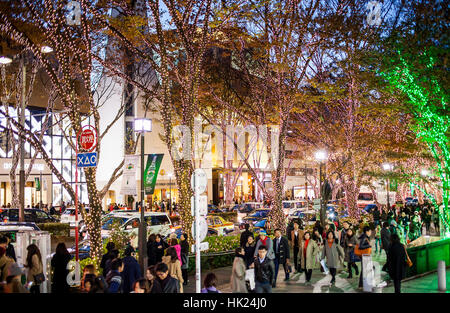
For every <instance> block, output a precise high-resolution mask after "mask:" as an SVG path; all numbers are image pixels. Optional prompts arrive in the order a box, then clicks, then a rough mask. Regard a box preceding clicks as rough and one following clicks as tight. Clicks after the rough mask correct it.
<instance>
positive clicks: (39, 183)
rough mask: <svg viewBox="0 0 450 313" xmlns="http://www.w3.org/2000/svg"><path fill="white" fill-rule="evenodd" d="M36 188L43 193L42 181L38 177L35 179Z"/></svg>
mask: <svg viewBox="0 0 450 313" xmlns="http://www.w3.org/2000/svg"><path fill="white" fill-rule="evenodd" d="M34 188H36V191H41V181H40V180H39V178H38V177H35V178H34Z"/></svg>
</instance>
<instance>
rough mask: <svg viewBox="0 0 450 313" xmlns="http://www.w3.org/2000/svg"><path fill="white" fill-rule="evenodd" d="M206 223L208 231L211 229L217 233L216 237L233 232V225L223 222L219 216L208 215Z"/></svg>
mask: <svg viewBox="0 0 450 313" xmlns="http://www.w3.org/2000/svg"><path fill="white" fill-rule="evenodd" d="M206 222H207V224H208V229H209V228H212V229H214V230H216V231H217V234H218V235H220V236H221V235H226V234H228V233H231V232H232V231H234V224H233V223H232V222H227V221H225V220H224V219H223V218H222V217H220V216H211V215H208V216H207V217H206Z"/></svg>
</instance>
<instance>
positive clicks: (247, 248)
mask: <svg viewBox="0 0 450 313" xmlns="http://www.w3.org/2000/svg"><path fill="white" fill-rule="evenodd" d="M255 248H256V242H255V240H254V238H253V236H248V237H247V243H246V244H245V245H244V252H245V254H244V259H245V265H246V266H247V269H248V268H249V266H250V264H252V263H253V262H254V261H255V257H254V255H255Z"/></svg>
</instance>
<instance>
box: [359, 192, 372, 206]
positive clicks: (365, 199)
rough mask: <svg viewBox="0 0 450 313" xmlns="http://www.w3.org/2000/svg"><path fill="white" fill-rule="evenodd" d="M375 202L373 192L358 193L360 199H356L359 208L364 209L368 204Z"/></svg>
mask: <svg viewBox="0 0 450 313" xmlns="http://www.w3.org/2000/svg"><path fill="white" fill-rule="evenodd" d="M373 203H375V200H374V198H373V194H372V192H360V193H359V194H358V200H357V201H356V205H357V206H358V209H360V210H362V209H364V207H365V206H366V205H368V204H373Z"/></svg>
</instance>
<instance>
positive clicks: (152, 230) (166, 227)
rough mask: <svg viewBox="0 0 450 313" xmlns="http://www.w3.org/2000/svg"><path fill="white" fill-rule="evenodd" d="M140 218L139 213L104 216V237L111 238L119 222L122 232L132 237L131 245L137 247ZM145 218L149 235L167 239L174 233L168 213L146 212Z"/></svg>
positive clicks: (118, 213)
mask: <svg viewBox="0 0 450 313" xmlns="http://www.w3.org/2000/svg"><path fill="white" fill-rule="evenodd" d="M140 217H141V215H140V213H139V212H117V213H116V212H114V213H111V214H108V215H106V216H104V217H103V220H102V237H103V238H107V237H109V235H110V233H111V229H112V226H113V225H114V223H116V222H117V223H118V224H119V225H120V229H121V230H123V231H125V232H128V233H130V234H131V235H132V237H133V238H132V240H131V244H132V245H133V246H134V247H136V246H137V241H138V231H139V222H140ZM144 218H145V222H146V223H147V234H160V235H162V236H163V237H165V236H167V235H169V234H170V233H171V232H172V228H173V225H172V222H171V221H170V218H169V216H168V215H167V213H164V212H145V215H144Z"/></svg>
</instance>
